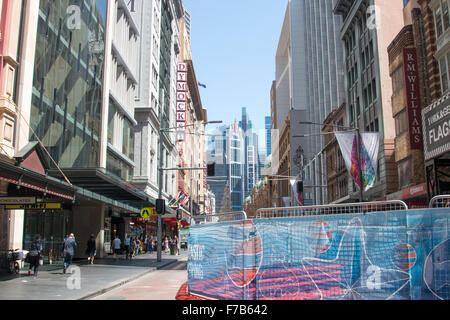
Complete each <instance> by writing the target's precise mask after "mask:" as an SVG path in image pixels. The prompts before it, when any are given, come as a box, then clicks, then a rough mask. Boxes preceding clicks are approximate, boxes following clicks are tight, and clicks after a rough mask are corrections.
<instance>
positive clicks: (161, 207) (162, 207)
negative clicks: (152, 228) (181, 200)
mask: <svg viewBox="0 0 450 320" xmlns="http://www.w3.org/2000/svg"><path fill="white" fill-rule="evenodd" d="M155 212H156V214H160V215H162V214H165V213H166V201H165V200H164V199H156V209H155Z"/></svg>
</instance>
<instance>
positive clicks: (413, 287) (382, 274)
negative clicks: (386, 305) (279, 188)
mask: <svg viewBox="0 0 450 320" xmlns="http://www.w3.org/2000/svg"><path fill="white" fill-rule="evenodd" d="M391 204H392V203H391ZM361 205H363V207H362V208H361V207H360V210H356V213H348V212H346V211H344V210H340V211H339V214H323V212H325V211H324V208H320V209H321V210H319V211H318V212H317V211H314V210H315V209H319V208H317V207H315V208H314V210H312V209H313V208H309V209H310V210H308V208H302V209H303V211H302V212H303V213H304V212H307V213H309V212H314V214H311V215H307V214H303V213H301V214H300V213H299V212H300V211H298V212H297V213H298V216H290V217H289V216H280V217H274V216H271V218H270V219H268V218H262V219H253V220H248V219H247V220H240V221H230V222H223V223H210V224H201V225H196V226H192V227H191V229H190V233H189V259H188V283H189V285H188V288H189V294H190V295H197V296H200V297H203V298H208V299H219V300H433V299H439V300H449V299H450V285H449V279H450V275H449V272H450V265H449V263H450V262H449V247H450V237H449V235H450V227H449V221H450V219H449V218H450V209H449V208H437V209H418V210H390V211H379V210H376V211H369V210H371V209H372V208H374V207H373V206H370V205H367V204H358V205H357V206H361ZM374 205H375V204H374ZM376 205H378V206H379V205H381V204H380V203H378V204H376ZM376 205H375V207H376ZM383 205H387V203H384V204H383ZM346 206H347V209H346V210H349V209H351V208H355V206H353V205H350V206H349V205H346ZM338 207H340V208H341V209H342V207H341V206H338ZM391 208H392V207H391ZM393 208H394V209H395V206H394V207H393ZM284 209H288V211H287V212H288V213H289V212H290V213H293V212H292V211H293V210H292V208H284ZM335 209H336V206H332V208H331V207H330V208H329V210H335ZM361 209H364V210H361ZM366 209H367V210H366ZM265 210H266V211H265V212H267V210H268V209H265ZM272 210H273V212H276V213H277V214H279V213H278V212H281V211H279V210H278V209H276V210H275V209H272ZM260 212H264V211H260ZM320 212H321V213H322V214H321V215H320V216H317V215H316V214H319V213H320ZM332 212H334V211H332ZM362 213H366V214H362ZM280 215H281V214H280ZM260 216H262V215H260Z"/></svg>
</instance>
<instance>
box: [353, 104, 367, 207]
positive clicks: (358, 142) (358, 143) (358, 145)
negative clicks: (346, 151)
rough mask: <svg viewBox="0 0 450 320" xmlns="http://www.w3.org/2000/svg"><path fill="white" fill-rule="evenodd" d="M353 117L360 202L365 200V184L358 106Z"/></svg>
mask: <svg viewBox="0 0 450 320" xmlns="http://www.w3.org/2000/svg"><path fill="white" fill-rule="evenodd" d="M353 118H354V119H355V128H354V129H355V133H356V157H357V158H358V159H357V160H358V175H359V202H361V203H362V202H364V194H363V192H364V190H363V188H364V186H363V182H362V181H363V180H362V167H361V136H360V134H359V123H358V114H357V112H356V107H355V108H353Z"/></svg>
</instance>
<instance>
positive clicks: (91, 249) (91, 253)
mask: <svg viewBox="0 0 450 320" xmlns="http://www.w3.org/2000/svg"><path fill="white" fill-rule="evenodd" d="M96 251H97V247H96V245H95V236H94V235H93V234H91V237H90V238H89V240H88V242H87V249H86V254H87V255H88V261H89V263H90V264H94V257H95V253H96Z"/></svg>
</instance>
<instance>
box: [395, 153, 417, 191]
mask: <svg viewBox="0 0 450 320" xmlns="http://www.w3.org/2000/svg"><path fill="white" fill-rule="evenodd" d="M413 177H414V174H413V167H412V161H411V158H408V159H406V160H403V161H401V162H399V163H398V179H399V183H400V188H404V187H407V186H409V185H411V184H413V183H414V180H413Z"/></svg>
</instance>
